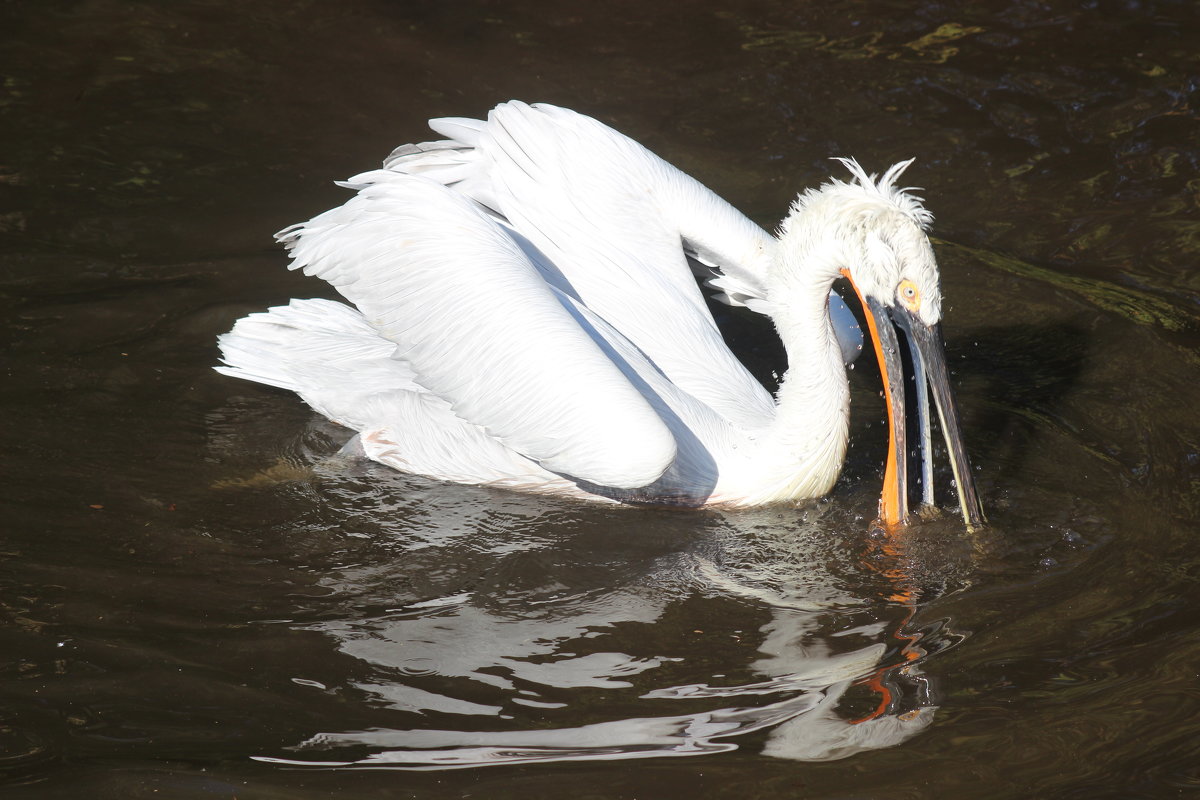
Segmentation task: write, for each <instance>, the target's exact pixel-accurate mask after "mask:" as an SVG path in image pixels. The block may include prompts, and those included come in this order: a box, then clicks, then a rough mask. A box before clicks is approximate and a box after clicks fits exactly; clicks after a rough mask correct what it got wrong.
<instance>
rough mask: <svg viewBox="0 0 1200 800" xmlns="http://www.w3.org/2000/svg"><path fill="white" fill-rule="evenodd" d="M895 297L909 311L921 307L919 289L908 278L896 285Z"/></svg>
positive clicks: (914, 310)
mask: <svg viewBox="0 0 1200 800" xmlns="http://www.w3.org/2000/svg"><path fill="white" fill-rule="evenodd" d="M896 297H897V299H899V301H900V302H901V303H902V304H903V305H904V307H905V308H907V309H908V310H909V311H912V312H916V310H917V309H919V308H920V307H921V290H920V289H918V288H917V285H916V284H915V283H913V282H912V281H910V280H909V279H908V278H905V279H904V280H902V281H900V285H899V286H897V287H896Z"/></svg>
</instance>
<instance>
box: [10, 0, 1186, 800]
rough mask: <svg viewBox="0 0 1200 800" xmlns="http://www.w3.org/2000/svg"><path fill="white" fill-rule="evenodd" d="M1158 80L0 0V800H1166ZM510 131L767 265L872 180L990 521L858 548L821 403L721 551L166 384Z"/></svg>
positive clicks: (835, 37) (1178, 749)
mask: <svg viewBox="0 0 1200 800" xmlns="http://www.w3.org/2000/svg"><path fill="white" fill-rule="evenodd" d="M1197 43H1200V16H1198V15H1197V12H1196V8H1195V6H1194V4H1193V3H1191V2H1177V3H1172V2H1157V3H1156V2H1132V1H1130V2H1124V3H1121V2H1103V1H1101V0H1097V1H1096V2H1075V3H1072V2H1063V1H1062V0H1054V2H1043V3H1038V2H1011V3H999V2H986V3H984V2H973V3H972V2H967V3H958V2H955V3H925V4H918V5H914V4H910V3H896V2H885V1H884V0H863V1H862V2H852V3H844V4H838V9H837V10H836V12H835V11H832V10H831V9H830V4H826V3H779V2H765V1H764V2H747V3H741V4H736V5H720V4H712V3H686V4H685V3H675V4H670V5H669V6H667V4H663V8H662V10H655V6H654V5H653V4H644V3H633V2H595V3H588V4H558V3H542V4H538V3H525V4H521V5H520V6H516V5H509V4H504V3H471V2H462V3H451V2H438V3H433V2H428V3H425V2H405V3H401V2H391V3H389V2H382V1H380V2H368V1H367V0H353V2H338V3H332V2H329V3H321V2H277V1H276V2H271V1H268V2H257V3H232V2H227V1H226V0H208V1H207V2H204V1H202V0H188V1H187V2H182V1H181V2H166V1H165V0H163V1H162V2H117V0H93V1H91V2H69V1H68V0H57V1H55V0H37V2H34V1H33V0H30V1H29V2H13V1H12V0H10V1H9V2H7V3H0V115H2V116H0V119H2V120H3V124H2V125H0V320H2V325H3V331H4V333H3V338H2V339H0V345H2V346H3V360H2V362H0V369H2V374H3V380H2V382H0V416H2V418H3V425H2V426H0V431H2V436H3V442H2V447H0V479H2V482H3V491H2V492H0V502H2V504H3V505H2V508H0V513H2V518H3V525H2V533H0V793H4V794H5V796H13V797H122V798H126V797H171V798H194V797H195V798H199V797H205V798H208V797H239V798H251V797H255V798H256V797H279V798H285V797H286V798H307V797H314V798H315V797H353V798H367V797H480V796H487V797H498V798H509V797H521V798H542V797H544V798H561V797H578V798H653V797H688V796H699V797H729V798H746V797H755V798H783V797H837V798H874V797H888V798H893V797H937V798H941V797H1014V798H1015V797H1070V798H1075V797H1078V798H1093V797H1173V796H1177V795H1181V796H1186V795H1191V794H1194V793H1196V792H1197V790H1200V721H1198V719H1200V716H1198V715H1200V623H1197V621H1196V620H1197V611H1196V610H1197V608H1198V605H1197V603H1198V601H1200V583H1198V582H1200V548H1198V546H1197V545H1198V542H1197V536H1198V534H1200V530H1198V527H1200V526H1198V525H1197V522H1196V520H1197V516H1198V514H1200V441H1198V439H1200V424H1198V423H1197V402H1198V398H1200V395H1198V394H1197V387H1198V386H1200V309H1198V304H1197V300H1198V298H1200V278H1198V275H1200V270H1198V269H1197V259H1198V257H1200V199H1198V196H1200V171H1198V163H1197V162H1198V160H1200V123H1198V121H1197V110H1196V109H1197V102H1198V97H1197V92H1196V88H1197V76H1198V75H1200V56H1198V55H1197V54H1198V53H1200V48H1198V47H1197ZM510 97H517V98H523V99H527V100H546V101H551V102H556V103H560V104H563V105H567V106H570V107H573V108H576V109H578V110H581V111H584V112H586V113H590V114H593V115H596V116H598V117H600V118H601V119H604V120H605V121H608V122H610V123H612V124H614V125H616V126H617V127H618V128H620V129H622V130H624V131H625V132H627V133H629V134H631V135H633V136H635V137H637V138H639V139H640V140H642V141H643V142H645V143H646V144H647V145H649V146H650V147H651V148H653V149H655V150H657V151H658V152H659V153H660V154H662V155H664V156H666V157H667V158H669V159H671V160H673V161H675V162H676V163H678V164H679V165H681V166H683V167H684V168H686V169H688V170H689V171H691V172H692V173H693V174H695V175H697V176H698V177H700V178H701V179H702V180H704V181H705V182H706V183H708V184H709V185H710V186H712V187H713V188H715V189H717V190H718V191H719V192H721V193H722V194H724V195H725V196H726V197H728V198H730V199H731V200H732V201H733V202H734V204H735V205H738V206H739V207H741V208H742V209H744V210H745V211H746V212H747V213H749V214H750V215H751V216H753V217H754V218H756V219H758V220H759V221H761V222H762V223H763V224H766V225H771V224H774V222H775V221H776V220H777V219H778V218H779V216H780V215H781V214H782V213H783V212H784V210H785V209H786V206H787V203H788V202H789V201H790V199H791V198H792V197H793V196H794V194H795V192H796V191H798V190H799V189H800V188H802V187H804V186H809V185H812V184H814V183H816V182H818V181H819V180H821V179H822V178H823V177H825V176H826V175H828V174H830V172H831V171H832V168H833V167H834V166H835V165H832V164H831V163H830V162H829V161H828V159H829V158H830V157H831V156H835V155H853V156H855V157H857V158H858V159H860V160H861V161H862V162H863V163H864V164H865V165H868V167H870V168H873V169H877V170H878V169H881V168H883V167H885V166H886V165H888V164H891V163H892V162H894V161H896V160H899V159H901V158H905V157H909V156H916V158H917V164H916V165H915V166H914V167H913V168H912V169H911V170H910V172H909V175H908V176H907V178H908V179H910V180H911V181H913V182H915V183H918V184H919V185H921V186H924V187H925V190H924V195H925V197H926V198H927V199H928V205H929V207H930V208H931V210H933V212H934V213H935V214H936V215H937V217H938V223H937V227H936V232H937V235H938V237H939V242H938V245H937V246H938V253H939V258H940V261H941V264H942V269H943V275H944V286H945V292H946V295H947V307H948V308H947V322H946V333H947V337H948V340H949V348H950V357H951V361H952V364H953V365H954V366H955V369H956V380H957V382H958V384H959V397H960V401H961V404H962V406H963V407H964V409H965V424H966V432H967V438H968V442H969V444H970V446H971V450H972V459H973V461H974V462H975V463H976V464H977V465H978V467H979V480H980V486H981V491H982V494H983V497H984V502H985V505H986V507H987V508H988V510H989V513H990V515H991V518H992V521H993V523H994V525H993V526H992V527H991V528H990V529H988V530H986V531H984V532H982V533H980V534H978V535H976V536H973V537H972V536H966V535H964V534H963V533H962V531H961V529H960V528H959V527H958V526H957V525H955V524H954V522H953V520H948V521H935V522H932V523H929V524H926V525H922V526H919V527H917V528H915V529H914V530H913V531H912V532H911V534H910V535H909V536H908V537H907V538H905V539H904V540H902V541H898V542H892V543H887V542H883V541H880V540H878V539H875V538H873V537H872V535H871V534H870V532H869V530H868V522H869V520H870V517H871V516H872V512H873V510H874V503H875V498H876V496H877V489H878V473H879V464H880V463H881V462H882V458H883V447H884V443H883V441H882V440H881V416H882V408H881V406H880V405H879V403H878V400H877V399H876V398H875V393H876V392H877V391H878V386H877V385H875V384H872V378H873V376H872V375H871V374H870V371H869V369H860V370H856V371H855V373H854V375H853V378H854V391H855V393H856V394H855V405H854V413H855V418H854V434H853V445H852V449H851V451H850V461H849V463H848V465H847V468H846V470H845V473H844V475H843V477H842V479H841V480H840V481H839V483H838V485H837V487H836V488H835V490H834V492H833V493H832V495H831V496H830V497H829V498H827V499H826V500H823V501H821V502H819V503H816V504H813V505H812V506H809V507H805V508H802V509H797V510H785V509H772V510H768V511H761V512H750V513H737V514H718V513H695V512H686V513H682V512H666V511H657V510H628V509H626V510H613V509H598V508H593V507H590V506H584V505H579V504H569V503H557V502H553V501H547V500H544V499H536V498H528V497H521V496H514V495H509V494H504V493H499V492H490V491H483V490H478V489H473V488H464V487H458V486H442V485H437V484H434V483H432V482H429V481H424V480H420V479H416V478H411V477H407V476H404V475H399V474H396V473H392V472H389V471H387V470H385V469H383V468H380V467H375V466H371V465H363V464H352V463H344V462H339V461H337V460H336V459H331V458H330V456H331V454H332V453H334V452H335V451H336V450H337V448H338V446H339V444H340V442H341V440H342V438H343V436H344V434H342V433H340V432H339V431H338V430H337V429H334V428H332V427H330V426H327V425H325V424H323V423H321V422H320V421H318V420H316V419H314V416H313V415H312V414H311V413H309V412H308V411H306V410H305V409H304V408H303V407H302V406H301V405H300V403H299V402H298V401H297V400H296V399H295V398H293V397H291V396H288V395H285V394H283V393H281V392H275V391H272V390H268V389H265V388H261V387H255V386H252V385H250V384H244V383H241V382H237V381H233V380H231V379H227V378H223V377H221V376H219V375H217V374H215V373H213V372H211V371H210V370H209V367H210V366H211V365H212V364H213V363H214V362H215V358H216V352H215V346H214V337H215V336H216V335H217V334H218V333H220V332H223V331H225V330H227V329H228V327H229V326H230V325H231V323H232V322H233V320H234V319H235V318H237V317H238V316H240V315H242V314H244V313H246V312H248V311H252V310H259V309H261V308H263V307H265V306H267V305H272V304H278V303H280V302H282V301H284V300H286V299H287V298H289V297H295V296H299V297H308V296H316V295H321V294H326V295H327V292H326V290H325V288H324V287H323V285H320V284H318V283H315V282H308V281H306V280H305V279H303V278H302V277H299V276H296V275H293V274H291V273H288V272H287V271H286V270H285V269H284V268H283V264H284V257H283V255H282V254H281V253H280V252H279V250H278V249H277V248H275V247H274V246H273V245H272V243H271V238H270V236H271V234H272V233H273V232H274V231H275V230H277V229H279V228H281V227H283V226H284V225H286V224H289V223H291V222H295V221H298V220H302V219H306V218H308V217H309V216H311V215H312V214H313V213H315V212H317V211H320V210H322V209H324V208H326V207H328V206H330V205H332V204H334V203H336V202H340V200H341V199H342V198H343V197H344V196H345V194H344V191H343V190H340V189H338V188H336V187H334V186H332V184H331V181H332V180H333V179H338V178H343V177H345V176H348V175H351V174H354V173H355V172H358V171H361V170H362V169H365V168H368V167H371V166H373V165H374V164H376V163H377V162H378V160H379V159H380V158H381V157H382V156H383V155H385V154H386V153H387V152H388V151H389V149H390V148H391V147H393V146H394V145H397V144H400V143H403V142H407V141H412V140H418V139H421V138H423V137H424V136H425V135H426V134H425V129H424V124H423V121H424V120H425V119H426V118H428V117H431V116H439V115H448V114H449V115H480V114H484V113H485V112H486V110H487V109H488V108H489V107H491V106H492V105H493V104H495V103H496V102H498V101H500V100H504V99H508V98H510ZM728 322H729V323H730V324H732V325H734V326H735V327H736V331H737V332H736V334H734V338H735V341H736V343H737V345H738V346H739V347H740V348H741V349H743V350H744V351H745V352H746V353H747V358H749V359H752V360H753V361H754V363H755V364H756V366H757V367H760V368H762V369H764V370H769V369H772V368H777V367H778V366H780V365H779V364H778V363H777V361H776V359H777V353H776V352H775V350H774V348H773V345H772V337H773V334H772V332H771V331H770V329H769V326H768V325H766V324H765V323H764V322H763V321H761V320H758V319H754V318H751V317H749V316H742V315H734V316H733V317H732V318H731V319H729V320H728ZM876 380H877V378H876ZM314 762H317V763H322V764H325V765H326V767H325V768H317V767H314V766H311V765H312V764H313V763H314ZM298 763H299V764H307V765H308V766H301V767H297V766H293V765H295V764H298ZM478 765H490V766H486V767H484V768H470V769H468V768H465V767H471V766H476V767H478ZM431 766H433V767H463V768H462V769H455V770H448V769H435V770H432V771H427V770H424V769H423V768H426V767H431ZM366 767H379V768H380V769H367V768H366Z"/></svg>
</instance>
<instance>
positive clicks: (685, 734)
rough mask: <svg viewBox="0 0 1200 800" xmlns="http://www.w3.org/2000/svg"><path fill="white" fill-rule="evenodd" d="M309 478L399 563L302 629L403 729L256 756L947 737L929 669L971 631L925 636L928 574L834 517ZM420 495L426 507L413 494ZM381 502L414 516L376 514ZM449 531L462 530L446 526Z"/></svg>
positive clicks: (633, 749) (308, 760)
mask: <svg viewBox="0 0 1200 800" xmlns="http://www.w3.org/2000/svg"><path fill="white" fill-rule="evenodd" d="M245 419H246V417H245V415H243V416H242V420H243V423H244V422H245ZM360 470H365V472H364V473H362V474H358V473H359V471H360ZM314 478H315V479H316V480H319V481H320V482H322V487H323V488H322V490H321V491H322V493H323V494H324V495H325V496H326V498H327V500H328V501H329V502H330V508H329V510H330V511H331V512H332V513H334V514H339V513H343V512H344V513H345V514H346V517H345V518H349V519H353V518H354V517H355V516H356V515H358V514H364V515H365V517H364V518H365V519H369V520H370V521H371V523H372V524H373V525H374V529H373V530H372V531H371V532H370V533H369V534H359V535H367V536H369V537H370V538H371V539H373V540H375V541H377V542H386V546H387V547H388V548H389V550H390V552H391V553H392V557H390V558H388V559H385V560H381V561H374V562H371V563H366V564H364V563H357V564H353V565H350V566H345V567H342V568H340V569H337V570H334V571H332V572H329V573H328V574H326V575H324V576H323V577H321V578H320V579H319V583H320V584H322V585H323V586H324V587H325V588H326V589H327V590H328V591H329V592H330V593H331V595H332V596H333V597H336V598H339V613H337V614H335V615H324V616H325V618H323V619H320V620H317V621H314V622H306V623H294V624H296V625H298V626H301V627H303V628H304V629H306V630H312V631H318V632H320V633H322V634H324V635H326V636H328V637H330V638H331V639H332V640H333V642H335V643H336V647H337V650H338V652H339V653H340V654H341V655H342V656H344V657H349V658H350V659H352V660H353V662H352V663H357V664H359V665H360V666H359V667H355V668H351V669H348V670H347V672H348V673H349V674H352V675H354V676H356V677H355V678H353V679H351V681H350V685H349V686H347V687H340V688H342V689H345V690H349V691H350V694H351V696H353V697H356V698H358V702H359V703H361V704H362V706H363V708H364V709H368V710H370V712H371V713H372V714H373V715H378V716H379V718H380V719H382V720H387V721H388V723H389V724H386V725H378V726H372V727H368V728H365V729H356V730H344V731H322V732H319V733H316V734H314V735H312V736H310V737H309V738H307V739H306V740H304V741H302V742H299V743H298V744H296V745H295V746H294V748H293V750H294V751H296V752H295V754H286V755H284V754H280V755H279V756H275V755H271V756H268V755H265V754H263V755H260V756H259V760H261V761H265V762H269V763H281V764H291V765H309V766H325V767H329V766H338V767H350V766H359V767H381V766H390V767H405V768H443V767H469V766H482V765H488V764H497V763H527V762H535V761H566V760H590V759H629V758H650V757H665V756H690V755H702V754H706V753H714V752H720V751H725V750H733V749H736V748H737V747H738V744H737V743H736V740H738V739H739V738H740V739H742V740H743V741H746V742H748V743H749V742H750V741H751V740H753V742H754V743H753V745H752V746H754V747H757V748H761V751H762V752H764V753H766V754H768V755H770V756H773V757H776V758H784V759H796V760H806V761H822V760H832V759H838V758H845V757H847V756H849V755H852V754H854V753H857V752H861V751H863V750H870V749H876V748H880V747H888V746H891V745H895V744H898V743H900V742H902V741H904V740H906V739H908V738H909V737H911V736H913V735H915V734H916V733H918V732H919V731H921V730H922V729H924V728H925V727H926V726H928V725H929V724H930V722H931V721H932V719H933V716H934V712H935V709H936V699H935V698H934V697H933V696H932V693H931V691H930V689H929V687H928V685H927V683H926V681H925V680H924V678H923V676H922V672H921V667H920V664H921V662H922V661H923V660H924V659H925V658H926V657H927V656H928V655H929V654H931V653H933V652H936V651H938V650H942V649H945V648H946V647H949V646H952V645H953V644H954V643H956V642H957V641H958V640H959V639H961V638H962V637H961V635H958V634H953V633H951V632H949V631H947V630H944V629H943V628H942V627H941V626H933V627H928V628H925V629H919V628H918V627H915V626H914V625H913V624H912V622H911V620H912V617H913V614H914V612H915V608H916V598H917V592H918V591H919V590H917V589H916V583H915V582H914V581H915V580H917V579H916V576H914V575H912V574H910V572H908V571H906V570H905V569H904V567H903V559H902V558H899V557H896V556H895V554H894V553H891V552H890V551H891V550H892V547H891V545H888V544H886V543H881V542H874V541H871V540H869V539H865V537H863V536H861V535H859V534H857V533H847V532H854V531H857V530H859V529H860V526H861V522H858V521H856V520H854V519H852V518H850V517H849V516H848V515H846V514H845V513H844V512H841V511H838V510H836V509H835V507H834V506H833V505H831V504H824V505H814V506H812V507H810V508H808V509H807V510H804V511H802V512H795V511H790V512H789V511H780V510H771V511H757V512H739V513H696V512H687V513H683V512H672V511H655V510H645V509H624V508H622V509H594V508H592V507H591V506H580V505H576V504H559V505H550V506H548V504H547V502H546V500H545V499H544V498H528V497H523V496H519V495H509V494H507V493H503V492H490V491H485V490H472V489H469V488H468V489H464V488H463V487H445V489H446V491H445V493H444V494H442V493H440V492H439V489H440V488H442V487H437V486H433V487H432V488H431V485H430V484H428V483H426V484H424V486H425V489H426V490H427V492H428V493H423V492H421V491H420V490H419V489H418V490H417V491H416V492H414V491H413V489H414V487H419V486H420V485H421V482H420V479H415V478H413V477H412V476H404V475H399V474H396V473H392V472H390V471H388V470H386V469H384V468H377V467H374V466H373V465H369V464H363V463H354V462H348V461H347V460H345V459H344V457H341V456H339V457H335V458H333V459H329V460H327V461H325V462H321V463H319V464H318V465H317V467H316V468H315V472H314ZM398 482H402V483H405V484H406V490H405V491H404V492H401V491H396V484H397V483H398ZM406 496H407V497H409V498H416V499H415V500H413V499H410V500H408V501H405V500H396V498H398V497H399V498H403V497H406ZM384 497H388V498H389V499H388V502H389V503H397V502H399V503H401V504H402V506H403V507H392V508H389V509H388V513H387V514H381V513H378V509H375V510H374V512H372V511H371V510H369V508H368V507H369V506H370V505H371V504H372V503H373V502H375V500H378V499H381V498H384ZM431 500H432V501H433V502H432V503H430V501H431ZM445 504H450V505H452V508H450V507H447V505H445ZM419 505H422V506H425V507H424V508H421V507H418V506H419ZM430 506H432V507H430ZM797 514H800V515H801V516H800V517H799V518H795V519H792V517H794V516H796V515H797ZM414 517H420V518H423V519H425V520H426V521H427V522H428V523H429V527H419V526H414V525H413V519H414ZM345 518H344V519H345ZM391 520H394V522H392V521H391ZM445 520H453V521H454V524H453V526H452V530H446V531H442V532H440V533H439V532H438V529H437V526H438V524H439V521H445ZM614 523H621V524H622V525H621V526H620V527H623V528H624V529H625V531H626V532H625V533H619V532H616V531H617V530H618V525H615V524H614ZM949 527H954V528H955V529H956V530H957V529H958V528H957V526H948V529H949ZM564 531H565V532H564ZM941 579H942V581H943V583H944V580H945V574H943V575H942V576H941ZM929 583H930V581H925V585H928V584H929ZM698 619H703V620H705V622H704V623H703V625H704V627H703V628H698V627H695V626H696V625H697V622H696V620H698ZM294 680H296V682H297V683H300V684H301V685H315V686H317V687H318V688H321V689H324V688H327V687H324V686H322V685H321V684H315V682H311V681H308V680H306V679H305V678H303V677H300V676H297V677H296V678H294ZM397 720H398V721H399V722H400V724H395V723H396V722H397ZM581 723H582V724H581ZM753 734H759V736H758V737H754V736H752V735H753Z"/></svg>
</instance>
